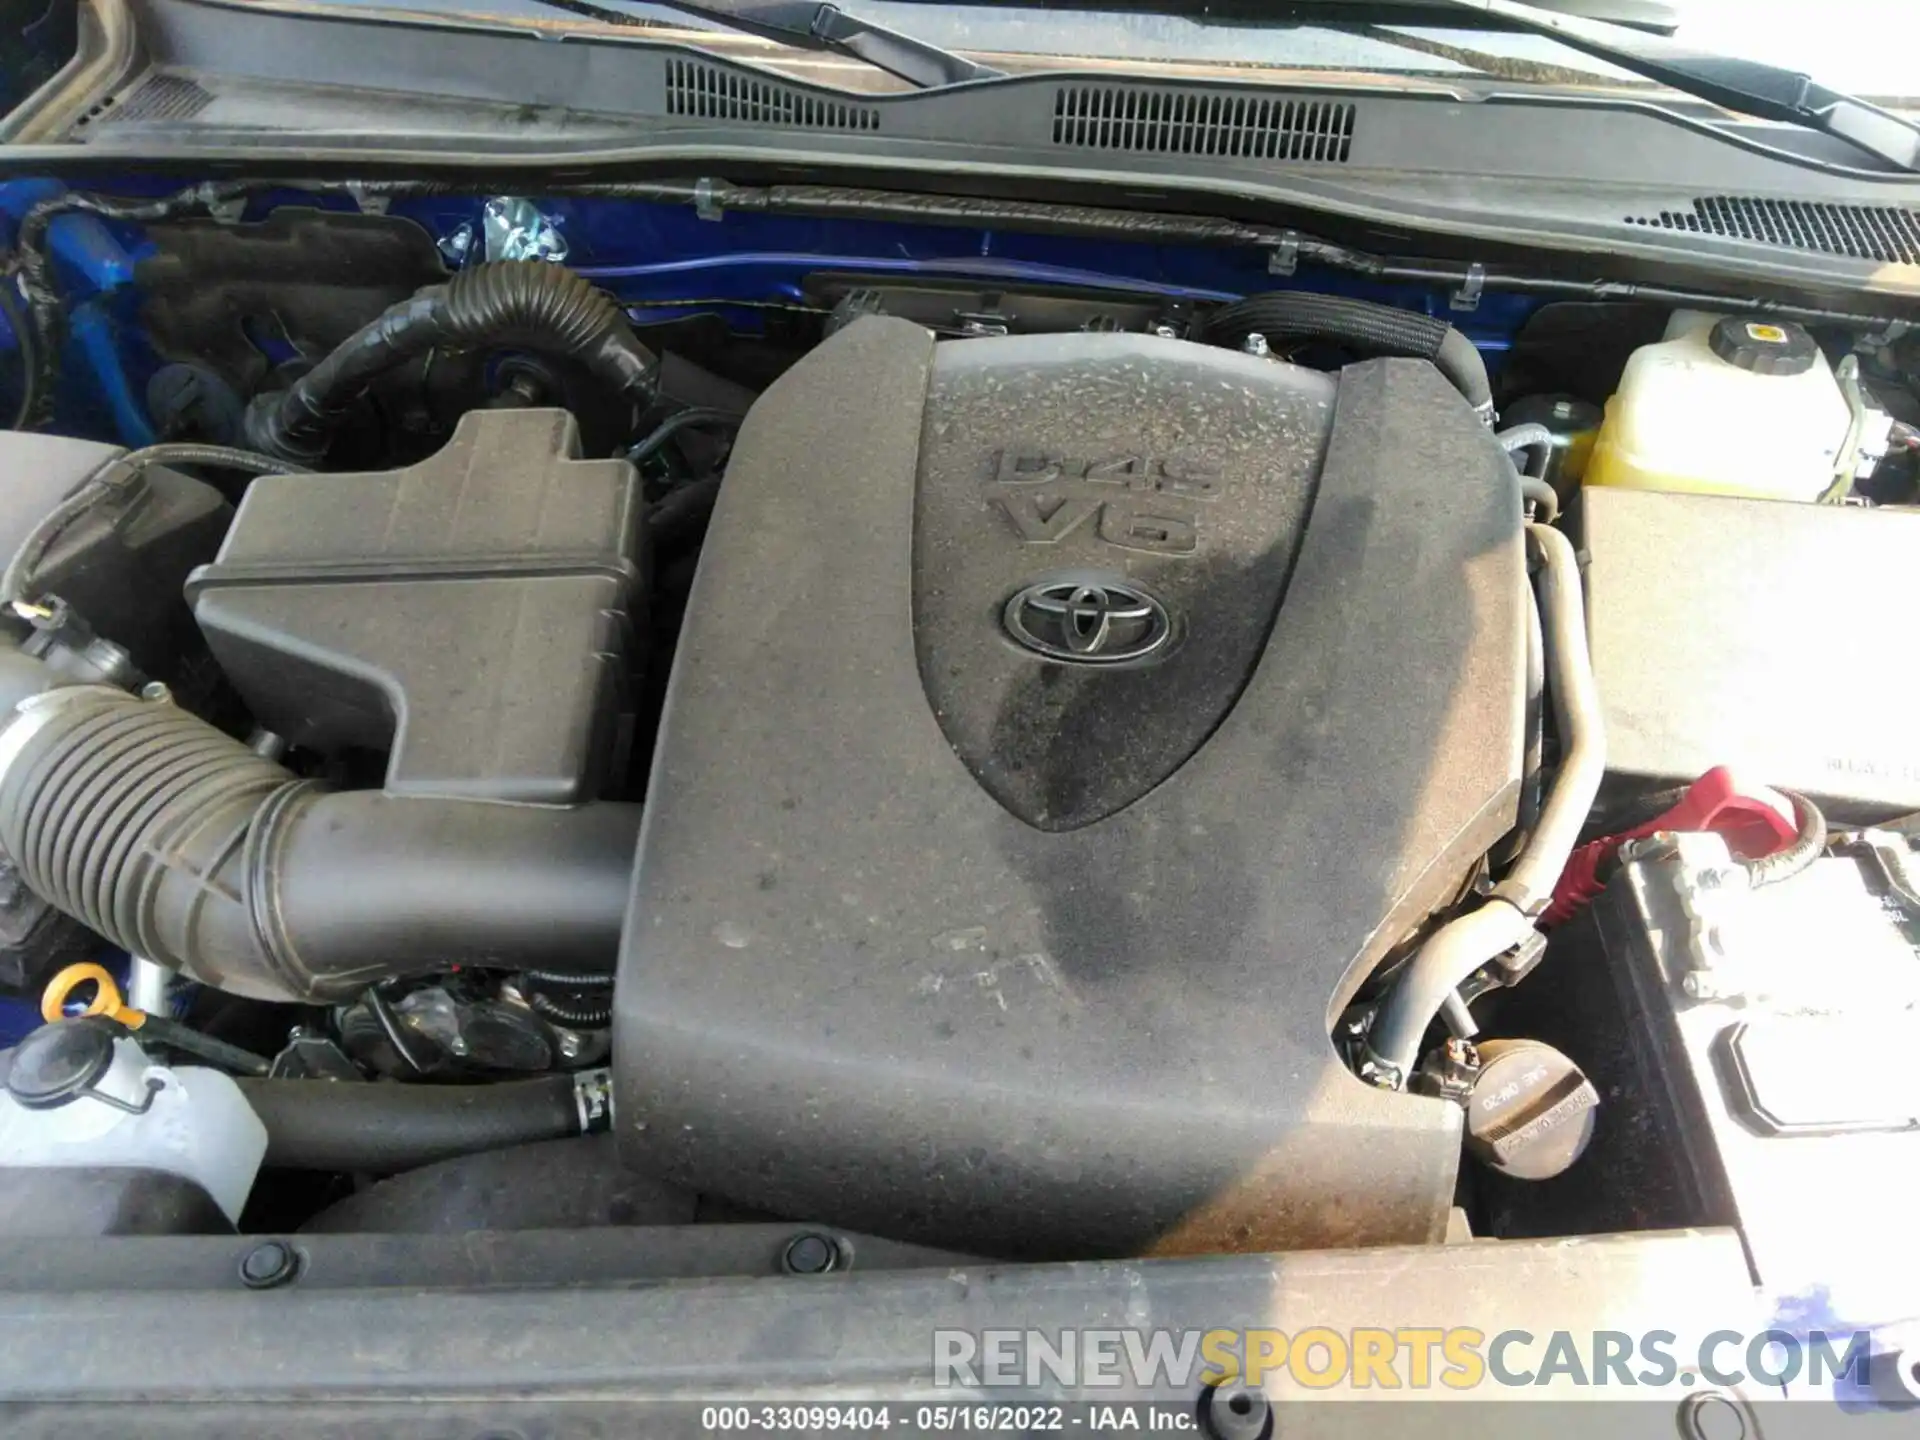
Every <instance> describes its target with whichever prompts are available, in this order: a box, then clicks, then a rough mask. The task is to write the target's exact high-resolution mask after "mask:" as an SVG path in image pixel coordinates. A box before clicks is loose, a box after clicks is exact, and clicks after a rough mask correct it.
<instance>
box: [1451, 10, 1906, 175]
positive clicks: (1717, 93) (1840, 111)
mask: <svg viewBox="0 0 1920 1440" xmlns="http://www.w3.org/2000/svg"><path fill="white" fill-rule="evenodd" d="M1436 3H1438V4H1441V5H1444V6H1445V7H1446V8H1447V9H1450V10H1463V11H1470V12H1472V13H1474V14H1478V15H1485V16H1490V17H1492V18H1494V19H1496V20H1501V21H1505V22H1506V23H1507V24H1509V25H1512V26H1517V27H1519V28H1521V29H1523V30H1530V31H1533V32H1534V33H1535V34H1539V35H1545V36H1548V37H1550V38H1552V39H1554V40H1558V41H1560V42H1561V43H1562V44H1565V45H1570V46H1572V47H1573V48H1574V49H1576V50H1580V51H1584V52H1585V53H1586V54H1588V55H1591V56H1593V57H1594V58H1595V59H1596V60H1605V61H1608V62H1609V63H1611V64H1614V65H1618V66H1619V67H1620V68H1621V69H1622V70H1631V71H1633V72H1634V73H1635V74H1636V75H1643V76H1645V77H1646V78H1647V79H1649V80H1652V81H1654V82H1655V83H1656V84H1660V85H1665V86H1667V87H1668V88H1670V89H1673V90H1679V91H1682V92H1683V93H1685V94H1688V95H1694V96H1698V97H1699V98H1700V99H1702V100H1706V101H1709V102H1711V103H1712V104H1715V105H1718V106H1720V107H1721V109H1723V110H1731V111H1733V112H1735V113H1736V114H1741V115H1752V116H1755V117H1757V118H1758V119H1761V120H1776V121H1780V122H1782V123H1784V124H1788V125H1799V126H1803V127H1805V128H1806V129H1808V130H1817V131H1819V132H1820V133H1821V134H1823V135H1831V136H1833V137H1834V138H1835V139H1837V140H1844V141H1845V142H1846V143H1847V144H1849V145H1852V146H1853V147H1854V148H1855V149H1857V150H1862V151H1864V152H1866V153H1867V154H1869V155H1872V156H1874V157H1875V158H1877V159H1880V160H1884V161H1886V162H1887V163H1888V164H1890V165H1892V166H1894V167H1895V168H1897V169H1900V170H1904V171H1906V172H1907V173H1909V174H1920V126H1914V125H1912V124H1910V123H1908V122H1907V121H1905V120H1902V119H1901V118H1900V117H1899V116H1898V115H1893V114H1889V113H1888V112H1887V111H1885V110H1882V109H1881V108H1880V107H1879V106H1877V105H1869V104H1868V103H1867V102H1866V101H1864V100H1859V99H1856V98H1854V97H1853V96H1851V95H1847V94H1844V93H1842V92H1841V91H1838V90H1829V89H1828V88H1827V87H1826V86H1824V85H1822V84H1820V83H1819V82H1818V81H1816V80H1815V79H1814V78H1813V77H1812V76H1810V75H1804V74H1802V73H1801V72H1799V71H1798V70H1789V69H1786V68H1785V67H1784V66H1779V65H1766V64H1762V63H1761V62H1760V61H1758V60H1741V59H1738V58H1737V57H1735V56H1732V55H1718V54H1715V53H1714V52H1713V51H1711V50H1696V49H1694V48H1693V47H1692V46H1689V45H1683V44H1681V43H1679V42H1678V41H1674V40H1669V39H1667V38H1665V37H1664V36H1660V35H1649V34H1644V33H1642V32H1640V31H1637V30H1628V29H1623V28H1621V27H1619V26H1615V25H1608V24H1605V23H1602V22H1600V21H1596V20H1583V19H1579V18H1577V17H1574V16H1571V15H1564V14H1555V13H1552V12H1549V11H1546V10H1542V9H1540V8H1538V7H1537V6H1534V5H1524V4H1521V3H1519V0H1436Z"/></svg>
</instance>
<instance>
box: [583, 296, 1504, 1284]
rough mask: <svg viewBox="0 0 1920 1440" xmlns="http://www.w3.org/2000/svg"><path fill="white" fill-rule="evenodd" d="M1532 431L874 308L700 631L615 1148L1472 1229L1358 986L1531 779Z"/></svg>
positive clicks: (967, 1196)
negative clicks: (1353, 1059)
mask: <svg viewBox="0 0 1920 1440" xmlns="http://www.w3.org/2000/svg"><path fill="white" fill-rule="evenodd" d="M1519 517H1520V502H1519V497H1518V492H1517V482H1516V480H1515V479H1514V476H1513V473H1512V469H1511V467H1510V466H1509V465H1508V464H1507V462H1506V460H1505V459H1504V457H1503V456H1502V455H1501V454H1500V451H1499V449H1498V447H1497V446H1496V445H1495V443H1494V442H1493V440H1492V438H1491V436H1490V435H1489V434H1488V432H1487V430H1486V428H1485V427H1484V426H1483V425H1482V424H1481V423H1480V422H1479V421H1478V420H1477V419H1476V418H1475V417H1474V415H1473V414H1472V413H1471V411H1470V410H1469V409H1468V407H1467V406H1466V405H1465V403H1464V402H1463V401H1462V400H1461V399H1460V398H1459V396H1458V395H1457V394H1455V393H1454V391H1453V390H1452V389H1451V388H1450V387H1449V386H1448V385H1447V383H1446V382H1445V381H1444V380H1443V379H1442V378H1441V377H1440V375H1439V374H1438V372H1436V371H1435V370H1434V369H1433V368H1432V367H1431V366H1429V365H1427V364H1426V363H1425V362H1421V361H1374V362H1370V363H1367V364H1363V365H1357V366H1353V367H1350V368H1349V369H1347V370H1345V371H1343V372H1341V374H1340V375H1339V376H1338V377H1333V376H1328V375H1323V374H1320V373H1317V372H1313V371H1308V370H1304V369H1300V368H1297V367H1294V366H1291V365H1287V364H1283V363H1280V362H1276V361H1272V360H1268V359H1264V358H1256V357H1252V356H1247V355H1241V354H1238V353H1234V352H1229V351H1224V350H1220V349H1214V348H1208V347H1204V346H1200V345H1194V344H1189V343H1187V342H1184V341H1178V340H1167V339H1160V338H1157V337H1151V336H1140V335H1124V334H1104V335H1094V334H1078V335H1037V336H1017V337H997V338H982V339H972V340H964V341H954V342H948V343H944V344H940V345H936V344H935V343H934V340H933V337H932V336H931V335H930V334H929V333H928V332H926V331H925V330H922V329H920V328H919V327H917V326H915V325H912V324H909V323H907V322H905V321H901V320H894V319H879V318H869V319H863V320H860V321H858V322H856V323H855V324H854V325H852V326H850V327H848V328H847V329H846V330H845V331H843V332H842V333H841V334H839V335H838V336H836V337H834V338H833V339H831V340H829V341H828V342H827V343H825V344H824V345H822V346H820V347H819V348H818V349H817V350H815V351H813V352H812V353H811V354H810V355H808V356H807V357H806V358H805V359H803V360H801V361H800V362H799V363H798V364H797V365H795V366H794V367H793V368H792V369H791V370H790V371H789V372H788V373H787V374H786V375H785V376H784V377H783V378H782V379H781V380H780V381H778V382H777V383H776V384H775V385H774V386H773V387H772V388H771V389H769V390H768V391H767V392H766V394H765V395H764V396H763V397H762V398H761V399H760V401H759V402H758V403H757V404H756V405H755V407H754V410H753V412H752V414H751V415H750V416H749V418H748V421H747V424H746V426H745V428H744V429H743V431H742V433H741V437H740V441H739V444H738V447H737V449H736V450H735V453H734V456H733V459H732V461H731V464H730V466H729V469H728V476H727V480H726V483H725V485H724V486H723V488H722V492H721V496H720V502H719V505H718V508H717V510H716V513H715V515H714V519H713V523H712V526H711V529H710V531H709V533H708V538H707V541H706V548H705V551H704V553H703V556H702V559H701V563H700V571H699V575H698V579H697V581H696V583H695V587H694V592H693V598H692V602H691V604H690V607H689V610H688V615H687V621H686V626H685V629H684V631H683V633H682V637H681V640H680V645H679V650H678V653H677V656H676V659H675V668H674V672H673V677H672V681H671V685H670V689H669V694H668V700H667V709H666V714H665V717H664V719H663V721H662V726H661V732H660V738H659V741H658V745H657V749H656V752H655V758H654V768H653V776H652V781H651V784H650V787H649V791H648V796H647V810H646V820H645V823H644V826H643V829H642V835H641V842H640V849H639V855H638V859H637V861H636V869H635V881H634V900H633V906H632V909H631V911H630V913H629V916H628V922H627V927H626V934H625V938H624V943H623V954H622V957H621V962H620V972H619V977H618V989H617V992H616V995H617V999H616V1017H615V1022H614V1023H615V1026H616V1036H615V1040H616V1044H615V1051H614V1053H615V1055H616V1057H617V1064H616V1078H617V1084H618V1086H619V1091H618V1097H617V1103H618V1111H617V1113H618V1114H619V1116H620V1120H621V1137H622V1139H621V1145H622V1153H623V1156H624V1158H625V1159H626V1161H627V1162H628V1163H630V1164H633V1165H636V1166H641V1167H645V1168H647V1169H649V1170H652V1171H655V1172H656V1173H661V1174H664V1175H665V1176H667V1177H669V1178H671V1179H673V1180H676V1181H678V1182H680V1183H684V1184H687V1185H689V1186H692V1187H694V1188H697V1189H699V1190H701V1191H704V1192H706V1193H710V1194H717V1195H721V1196H724V1197H726V1198H728V1199H730V1200H732V1201H734V1202H736V1203H739V1204H744V1205H748V1206H753V1207H756V1208H759V1209H764V1210H769V1211H773V1212H776V1213H779V1214H782V1215H787V1216H793V1217H800V1218H807V1219H814V1220H819V1221H831V1222H833V1223H835V1224H842V1225H847V1226H854V1227H859V1228H864V1229H867V1230H871V1231H874V1232H878V1233H882V1234H887V1235H894V1236H901V1237H911V1238H921V1239H932V1240H937V1241H938V1243H941V1244H943V1245H949V1246H965V1247H971V1248H974V1249H976V1250H978V1251H980V1252H982V1253H987V1254H999V1255H1010V1256H1011V1255H1042V1254H1047V1255H1073V1254H1082V1255H1085V1254H1114V1253H1138V1252H1141V1251H1156V1252H1159V1253H1175V1252H1180V1251H1200V1250H1212V1249H1249V1248H1297V1247H1307V1246H1342V1245H1357V1244H1379V1243H1393V1242H1427V1241H1433V1240H1437V1239H1438V1238H1440V1236H1441V1234H1442V1233H1443V1230H1444V1224H1445V1217H1446V1211H1447V1207H1448V1205H1449V1204H1450V1203H1451V1200H1452V1195H1453V1181H1454V1171H1455V1167H1456V1163H1457V1156H1458V1147H1459V1118H1458V1116H1459V1112H1458V1110H1457V1109H1456V1108H1455V1107H1454V1106H1452V1105H1450V1104H1446V1103H1443V1102H1440V1101H1436V1100H1430V1099H1425V1098H1422V1097H1418V1096H1413V1095H1406V1094H1389V1093H1385V1092H1381V1091H1377V1090H1374V1089H1371V1088H1369V1087H1367V1086H1366V1085H1364V1084H1362V1083H1361V1082H1360V1081H1359V1080H1357V1079H1355V1078H1354V1077H1353V1076H1352V1075H1351V1074H1350V1073H1349V1072H1348V1071H1347V1070H1346V1069H1345V1067H1344V1066H1343V1065H1341V1063H1340V1062H1339V1060H1338V1058H1337V1056H1336V1054H1335V1052H1334V1048H1333V1045H1332V1042H1331V1040H1330V1039H1329V1032H1330V1029H1331V1026H1332V1024H1333V1020H1334V1017H1335V1016H1336V1015H1337V1013H1338V1012H1339V1010H1340V1009H1341V1008H1342V1007H1343V1006H1344V1004H1345V1003H1346V1002H1347V1000H1348V999H1350V998H1351V996H1352V994H1353V992H1354V991H1355V990H1356V989H1357V987H1358V986H1359V985H1360V983H1361V982H1362V981H1363V980H1364V979H1365V977H1366V975H1367V973H1368V971H1369V970H1370V969H1371V968H1372V967H1373V966H1374V965H1375V964H1376V963H1377V961H1378V960H1379V959H1380V957H1381V956H1382V955H1383V954H1384V953H1385V951H1386V950H1387V949H1388V948H1389V947H1390V946H1392V945H1393V944H1395V943H1396V942H1398V941H1400V940H1402V939H1404V938H1406V936H1407V935H1408V934H1409V933H1410V932H1411V931H1412V930H1413V929H1414V928H1415V927H1416V926H1418V925H1419V924H1420V923H1421V922H1422V921H1423V920H1424V919H1425V917H1426V916H1427V915H1428V914H1430V913H1431V912H1432V911H1433V910H1435V909H1436V908H1438V907H1440V906H1442V905H1444V904H1446V903H1447V902H1448V901H1450V900H1451V899H1452V898H1453V897H1454V896H1455V895H1456V894H1457V893H1458V891H1459V889H1460V887H1461V886H1462V883H1463V881H1464V880H1465V878H1466V877H1467V874H1468V872H1469V870H1470V869H1471V867H1472V866H1473V865H1474V864H1475V862H1476V861H1477V860H1478V858H1479V856H1480V855H1481V853H1482V852H1483V851H1484V850H1485V849H1486V848H1487V847H1488V846H1489V845H1491V844H1492V843H1493V842H1494V841H1495V840H1497V839H1498V838H1499V837H1500V836H1501V835H1502V834H1504V833H1505V832H1506V831H1507V830H1508V829H1510V828H1511V826H1512V824H1513V820H1514V813H1515V797H1516V795H1517V793H1518V786H1519V769H1520V755H1521V734H1522V709H1523V695H1522V689H1523V683H1524V679H1523V672H1524V658H1525V627H1524V617H1525V610H1524V606H1525V603H1526V602H1525V590H1524V586H1525V566H1524V558H1523V552H1522V540H1521V532H1520V518H1519Z"/></svg>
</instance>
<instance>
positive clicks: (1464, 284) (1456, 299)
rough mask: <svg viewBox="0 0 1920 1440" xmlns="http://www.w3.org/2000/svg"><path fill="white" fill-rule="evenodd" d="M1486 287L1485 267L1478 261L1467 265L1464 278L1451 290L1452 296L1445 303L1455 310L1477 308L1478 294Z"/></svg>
mask: <svg viewBox="0 0 1920 1440" xmlns="http://www.w3.org/2000/svg"><path fill="white" fill-rule="evenodd" d="M1486 288H1487V267H1486V266H1484V265H1482V264H1481V263H1480V262H1479V261H1477V260H1476V261H1475V262H1474V263H1473V264H1471V265H1469V266H1467V274H1466V278H1465V279H1464V280H1462V281H1461V282H1460V288H1459V289H1458V290H1456V291H1454V292H1453V298H1452V299H1451V300H1449V301H1448V302H1447V303H1448V305H1450V306H1451V307H1452V308H1453V309H1455V310H1478V309H1479V308H1480V296H1481V295H1482V294H1483V293H1484V292H1485V291H1486Z"/></svg>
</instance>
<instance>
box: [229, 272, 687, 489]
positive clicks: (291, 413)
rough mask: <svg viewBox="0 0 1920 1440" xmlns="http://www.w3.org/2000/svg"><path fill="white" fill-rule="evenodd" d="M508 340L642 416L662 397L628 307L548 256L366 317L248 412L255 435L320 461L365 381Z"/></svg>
mask: <svg viewBox="0 0 1920 1440" xmlns="http://www.w3.org/2000/svg"><path fill="white" fill-rule="evenodd" d="M478 346H486V347H488V348H495V349H497V348H510V349H519V350H528V351H532V352H534V353H536V354H540V355H545V356H548V357H550V358H553V359H557V360H563V361H572V362H574V363H576V364H579V365H581V366H583V367H584V368H585V369H586V370H587V372H588V373H589V374H591V375H592V376H593V377H594V378H595V379H597V380H598V381H600V382H601V383H602V384H604V385H605V386H606V387H607V388H608V390H610V391H611V392H612V393H613V394H615V395H618V396H621V397H623V398H625V399H626V400H627V401H628V402H629V404H630V405H631V406H632V410H633V414H634V415H635V416H637V415H638V414H639V412H640V410H642V409H643V408H645V406H646V405H647V404H649V403H650V402H651V401H652V399H653V396H654V391H655V390H656V388H657V387H658V381H659V369H660V367H659V361H658V360H657V359H656V357H655V356H654V354H653V352H652V351H651V350H649V349H647V347H646V346H644V345H642V344H641V343H640V341H639V340H638V339H637V338H636V337H635V336H634V333H633V326H632V325H631V324H630V323H629V322H628V320H627V316H626V312H625V311H623V310H622V309H621V308H620V307H619V306H618V305H616V304H615V303H614V302H613V301H612V300H610V299H608V298H607V297H606V296H605V295H603V294H602V293H601V292H600V291H599V290H597V289H595V288H594V287H593V285H591V284H590V283H589V282H588V281H586V280H584V279H582V278H581V277H580V276H579V275H576V274H575V273H574V272H573V271H571V270H569V269H567V268H566V267H564V266H561V265H555V264H552V263H550V262H548V261H544V260H508V261H500V262H497V263H494V264H488V265H476V266H475V267H474V268H472V269H471V270H462V271H461V272H460V273H459V274H458V275H456V276H454V277H453V279H452V280H450V281H448V282H447V283H446V284H444V285H430V286H428V287H427V288H426V289H424V290H422V291H420V292H419V294H417V295H415V296H414V297H413V298H412V299H410V300H403V301H401V302H400V303H399V304H398V305H395V306H393V307H392V308H390V309H389V310H387V311H386V312H385V313H384V314H382V315H380V316H379V317H377V318H376V319H374V320H372V321H370V322H369V323H368V324H366V325H363V326H362V327H361V328H360V329H359V330H357V331H355V332H354V333H353V334H352V335H350V336H348V337H347V338H346V339H345V340H344V341H342V342H341V343H340V345H339V346H338V347H336V348H335V349H334V351H333V353H332V354H330V355H328V356H327V357H326V359H324V360H322V361H321V362H320V363H319V364H318V365H316V366H314V367H313V369H312V370H310V371H308V372H307V373H306V374H305V375H304V376H302V377H301V378H300V379H299V380H298V381H296V382H295V383H294V386H293V388H292V389H290V390H288V391H287V392H285V394H283V395H268V396H263V397H262V398H261V399H260V400H258V401H256V402H255V403H254V405H253V407H252V408H251V409H249V410H248V412H247V422H246V424H247V434H248V438H249V442H250V443H251V444H253V445H255V446H257V447H258V448H259V449H261V450H264V451H266V452H267V453H268V454H270V455H284V456H287V457H288V458H290V459H294V460H305V461H317V460H319V459H320V458H321V457H322V456H324V455H325V454H326V451H327V445H328V442H329V441H331V439H332V438H333V432H334V429H335V427H336V426H337V425H338V424H339V423H340V421H341V420H342V419H343V418H344V417H345V416H346V414H347V413H348V411H349V410H351V409H352V407H353V405H354V403H355V402H356V401H358V400H359V399H360V397H361V396H362V395H364V394H365V393H366V391H367V387H368V386H369V385H370V384H371V383H372V382H373V381H374V380H375V379H376V378H377V377H378V376H380V375H382V374H384V373H386V372H387V371H389V370H391V369H393V368H394V367H395V366H397V365H400V364H401V363H403V362H404V361H406V360H409V359H412V358H413V357H415V356H418V355H424V354H425V353H426V352H427V351H429V350H433V349H439V348H448V349H457V350H458V349H472V348H475V347H478Z"/></svg>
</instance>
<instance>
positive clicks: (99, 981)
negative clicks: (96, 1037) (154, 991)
mask: <svg viewBox="0 0 1920 1440" xmlns="http://www.w3.org/2000/svg"><path fill="white" fill-rule="evenodd" d="M89 982H91V983H92V984H93V987H94V991H93V999H91V1000H89V1001H88V1002H87V1008H86V1009H85V1010H83V1011H82V1012H81V1013H82V1014H83V1015H104V1016H106V1017H107V1019H109V1020H114V1021H118V1022H119V1023H120V1024H122V1025H124V1026H126V1027H127V1029H129V1030H138V1029H139V1028H140V1027H141V1026H142V1025H144V1024H146V1023H147V1012H146V1011H144V1010H135V1009H133V1008H132V1007H131V1006H129V1005H128V1004H127V1003H126V1002H125V1001H124V1000H122V999H121V998H120V987H119V986H118V985H117V984H115V983H114V979H113V975H112V973H111V972H110V971H108V969H107V967H106V966H104V965H95V964H94V963H93V962H92V961H87V962H86V963H84V964H80V965H69V966H67V968H66V969H64V970H62V971H61V972H60V973H59V974H58V975H56V976H54V977H53V979H52V980H50V981H48V982H47V989H46V993H45V994H43V995H42V996H41V997H40V1018H41V1019H42V1020H45V1021H47V1022H48V1023H49V1024H51V1023H52V1022H53V1021H55V1020H59V1019H62V1018H64V1017H65V1015H66V1008H67V998H68V997H69V996H70V995H72V994H73V992H74V991H76V990H78V989H79V988H80V987H81V986H82V985H85V984H87V983H89Z"/></svg>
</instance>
